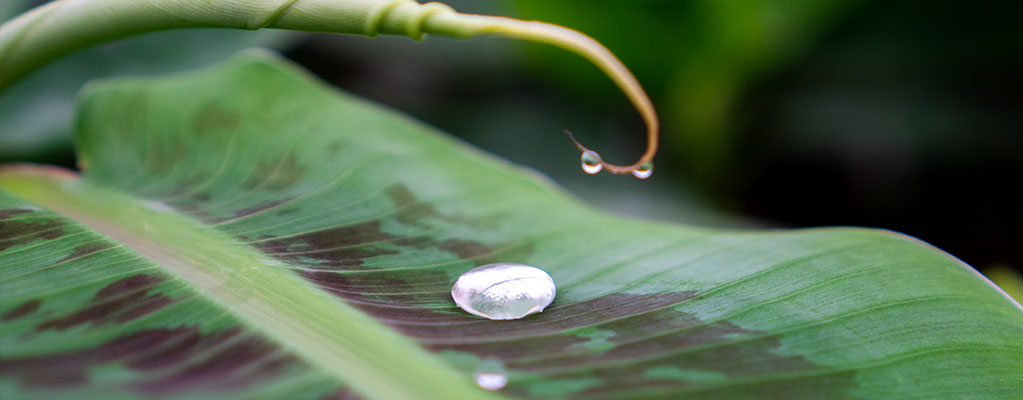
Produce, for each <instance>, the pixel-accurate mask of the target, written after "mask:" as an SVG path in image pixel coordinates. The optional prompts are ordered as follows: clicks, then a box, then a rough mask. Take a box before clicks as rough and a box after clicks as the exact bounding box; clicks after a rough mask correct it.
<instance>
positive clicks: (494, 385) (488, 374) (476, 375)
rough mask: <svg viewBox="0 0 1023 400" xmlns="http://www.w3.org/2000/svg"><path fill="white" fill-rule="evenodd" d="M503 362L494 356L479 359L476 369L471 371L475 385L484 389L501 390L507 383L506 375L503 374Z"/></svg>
mask: <svg viewBox="0 0 1023 400" xmlns="http://www.w3.org/2000/svg"><path fill="white" fill-rule="evenodd" d="M505 374H506V372H505V370H504V364H503V363H501V360H499V359H496V358H485V359H483V360H481V361H480V363H479V365H478V366H477V367H476V370H475V371H473V373H472V379H473V380H474V381H476V386H479V387H481V388H484V389H486V390H491V391H496V390H501V389H502V388H504V387H505V386H506V385H508V376H507V375H505Z"/></svg>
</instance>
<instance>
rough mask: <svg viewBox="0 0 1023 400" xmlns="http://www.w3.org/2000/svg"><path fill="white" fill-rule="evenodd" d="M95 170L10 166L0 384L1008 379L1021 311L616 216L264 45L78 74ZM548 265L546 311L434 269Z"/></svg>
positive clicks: (971, 290) (737, 238) (771, 246)
mask: <svg viewBox="0 0 1023 400" xmlns="http://www.w3.org/2000/svg"><path fill="white" fill-rule="evenodd" d="M75 141H76V146H77V148H78V155H79V160H80V164H81V165H82V167H83V169H84V170H85V173H84V175H82V176H78V175H76V174H75V173H73V172H69V171H61V170H54V169H49V168H45V167H34V166H12V167H8V168H6V169H4V170H3V171H2V172H0V273H2V281H0V344H2V349H3V354H2V360H0V375H2V376H0V394H3V397H4V398H32V397H39V398H53V397H65V398H89V397H97V398H112V397H123V398H133V397H144V396H152V395H160V396H164V397H170V398H173V397H181V398H201V397H209V398H228V397H234V398H282V397H284V398H321V397H324V396H328V397H330V396H333V397H341V398H344V397H352V396H355V394H354V393H356V392H357V393H360V394H362V395H366V396H368V397H378V398H401V397H407V398H415V397H434V398H485V397H488V396H492V394H489V393H486V392H483V391H482V390H478V389H476V388H475V387H474V386H473V385H472V381H471V374H472V371H473V369H474V368H475V367H476V366H477V364H479V363H480V361H481V360H482V359H485V358H498V359H500V360H501V361H502V362H503V363H504V365H505V367H506V369H507V371H508V378H509V384H508V387H507V388H505V389H504V390H502V391H501V392H500V393H499V394H501V395H506V396H510V397H535V398H605V397H607V398H679V397H682V396H684V397H691V398H724V397H734V398H933V397H962V396H971V397H977V398H1008V397H1011V395H1012V394H1013V393H1020V392H1023V379H1021V372H1020V371H1023V341H1021V340H1020V338H1021V337H1023V312H1021V311H1020V307H1019V305H1018V304H1017V303H1015V302H1013V301H1012V300H1011V299H1009V298H1008V297H1007V296H1004V294H1002V293H1000V292H999V291H998V290H997V289H996V288H995V287H993V286H992V285H990V284H989V283H988V282H986V281H985V280H983V278H982V277H980V276H979V275H978V274H977V273H976V272H975V271H973V270H972V269H971V268H969V267H968V266H966V265H964V264H962V263H961V262H959V261H958V260H956V259H954V258H952V257H951V256H949V255H947V254H944V253H943V252H941V251H939V250H937V249H934V248H932V247H930V246H928V245H926V244H923V243H921V242H919V241H917V240H914V239H912V238H908V237H905V236H901V235H898V234H893V233H891V232H886V231H878V230H866V229H852V228H840V229H815V230H797V231H773V232H733V231H716V230H706V229H696V228H690V227H683V226H673V225H667V224H659V223H654V222H646V221H638V220H630V219H624V218H620V217H615V216H611V215H607V214H604V213H601V212H598V211H595V210H592V209H589V208H587V207H585V206H583V205H581V204H580V203H579V202H578V201H577V200H575V199H573V198H571V197H570V196H568V195H566V194H564V193H563V192H561V191H560V190H559V189H557V188H556V187H554V186H553V185H551V184H550V183H548V182H546V181H545V180H544V179H543V178H541V177H538V176H535V175H533V174H531V173H529V172H528V171H524V170H521V169H519V168H516V167H514V166H511V165H508V164H507V163H505V162H502V161H500V160H496V159H494V158H492V157H490V156H488V155H485V154H481V153H479V152H477V151H475V150H473V149H471V148H469V147H468V146H466V145H465V144H463V143H460V142H456V141H454V140H452V139H450V138H448V137H445V136H444V135H442V134H439V133H438V132H436V131H435V130H433V129H431V128H429V127H426V126H424V125H423V124H421V123H419V122H416V121H413V120H410V119H408V118H406V117H403V116H400V115H397V114H395V113H394V112H391V111H387V110H383V109H381V108H380V107H379V106H375V105H372V104H368V103H366V102H364V101H362V100H359V99H356V98H353V97H351V96H348V95H345V94H340V93H337V92H335V91H333V90H331V89H329V88H327V87H325V85H323V84H321V83H318V82H316V81H314V80H313V79H310V78H309V77H307V76H306V75H305V74H304V73H302V72H300V71H297V70H295V69H294V68H293V67H291V66H288V65H285V64H283V63H282V62H280V61H277V60H274V59H272V58H270V57H267V56H265V55H247V56H242V57H238V58H235V59H233V60H231V61H229V62H227V63H225V64H223V65H221V66H219V67H216V68H214V69H210V70H206V71H202V72H198V73H194V74H188V75H181V76H173V77H168V78H160V79H141V80H127V79H125V80H115V81H109V82H105V83H102V84H98V85H93V86H91V87H89V88H88V89H87V90H86V91H85V94H84V95H83V96H82V98H81V99H80V101H79V106H78V115H77V122H76V136H75ZM502 261H506V262H516V263H525V264H530V265H535V266H538V267H541V268H544V269H545V270H547V271H548V272H549V273H550V274H551V275H552V277H553V278H554V280H555V281H556V282H557V285H558V297H557V298H556V299H555V301H554V303H553V304H552V305H551V306H550V307H549V308H548V309H547V310H546V311H545V312H543V313H541V314H538V315H534V316H531V317H528V318H526V319H523V320H518V321H488V320H484V319H481V318H478V317H474V316H471V315H469V314H467V313H465V312H462V311H461V310H459V309H457V308H456V307H455V305H454V303H453V302H452V301H451V299H450V294H449V290H450V285H451V284H452V283H453V282H454V280H455V279H456V278H457V276H458V275H459V274H460V273H462V272H465V271H467V270H469V269H471V268H473V267H475V266H478V265H482V264H486V263H491V262H502Z"/></svg>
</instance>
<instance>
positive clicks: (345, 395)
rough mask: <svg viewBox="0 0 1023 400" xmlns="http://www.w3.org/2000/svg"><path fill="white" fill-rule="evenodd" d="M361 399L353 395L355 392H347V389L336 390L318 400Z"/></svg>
mask: <svg viewBox="0 0 1023 400" xmlns="http://www.w3.org/2000/svg"><path fill="white" fill-rule="evenodd" d="M362 399H363V398H362V397H360V396H359V395H357V394H355V392H352V391H351V390H348V389H347V388H341V389H338V390H336V391H334V392H331V393H328V394H326V395H325V396H323V397H320V398H319V400H362Z"/></svg>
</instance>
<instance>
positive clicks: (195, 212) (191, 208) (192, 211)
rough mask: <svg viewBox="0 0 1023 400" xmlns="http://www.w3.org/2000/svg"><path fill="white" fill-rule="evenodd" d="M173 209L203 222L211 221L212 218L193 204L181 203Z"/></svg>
mask: <svg viewBox="0 0 1023 400" xmlns="http://www.w3.org/2000/svg"><path fill="white" fill-rule="evenodd" d="M174 208H175V209H176V210H178V211H181V212H183V213H187V214H188V215H191V216H193V217H196V218H199V219H201V220H203V221H209V220H212V219H213V218H214V217H213V216H211V215H210V213H209V212H207V211H206V210H205V209H203V208H202V207H200V206H199V205H198V204H195V203H182V204H176V205H174Z"/></svg>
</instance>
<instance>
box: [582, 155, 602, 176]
mask: <svg viewBox="0 0 1023 400" xmlns="http://www.w3.org/2000/svg"><path fill="white" fill-rule="evenodd" d="M582 164H583V172H586V173H587V174H590V175H593V174H595V173H598V172H600V170H602V169H604V164H601V160H600V155H598V154H597V153H594V152H592V151H586V152H583V158H582Z"/></svg>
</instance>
